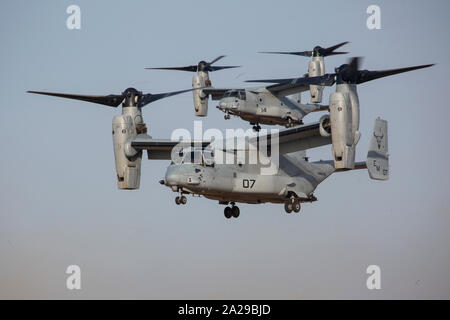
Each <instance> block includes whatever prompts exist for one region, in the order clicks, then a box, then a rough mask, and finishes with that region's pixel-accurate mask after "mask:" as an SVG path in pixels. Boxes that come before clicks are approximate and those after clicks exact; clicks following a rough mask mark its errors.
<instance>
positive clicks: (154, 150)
mask: <svg viewBox="0 0 450 320" xmlns="http://www.w3.org/2000/svg"><path fill="white" fill-rule="evenodd" d="M179 143H180V142H179V141H172V140H169V139H152V137H150V136H149V135H147V134H140V135H137V136H136V137H135V138H134V139H133V140H132V141H131V147H133V148H134V149H136V150H147V157H148V159H149V160H170V159H171V153H172V149H173V148H175V146H177V145H178V144H179ZM210 143H211V142H210V141H194V140H193V141H183V143H182V147H189V146H194V147H206V146H208V145H209V144H210Z"/></svg>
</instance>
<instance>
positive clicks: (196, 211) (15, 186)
mask: <svg viewBox="0 0 450 320" xmlns="http://www.w3.org/2000/svg"><path fill="white" fill-rule="evenodd" d="M71 4H77V5H79V6H80V8H81V30H68V29H67V28H66V19H67V17H68V14H67V13H66V8H67V7H68V6H69V5H71ZM371 4H378V5H379V6H380V8H381V26H382V29H381V30H369V29H368V28H367V27H366V19H367V16H368V15H367V14H366V8H367V7H368V6H369V5H371ZM449 12H450V2H448V1H261V0H258V1H167V0H166V1H121V2H120V3H119V1H100V0H99V1H87V0H71V1H67V0H64V1H24V0H18V1H1V2H0V25H1V28H0V41H1V44H2V45H1V48H2V49H1V51H2V54H1V57H2V59H1V60H0V65H1V68H0V70H1V78H0V81H1V82H0V90H1V97H2V102H1V106H0V128H1V139H0V150H2V151H1V167H0V177H1V179H0V195H1V201H0V298H64V299H74V298H150V299H152V298H179V299H185V298H192V299H196V298H214V299H216V298H237V299H241V298H256V299H258V298H268V299H272V298H273V299H279V298H286V299H298V298H369V299H379V298H388V299H390V298H447V299H448V298H450V277H449V274H448V272H449V270H450V250H449V245H450V216H449V215H450V210H449V204H450V200H449V198H450V197H449V190H450V175H449V168H448V159H449V142H448V138H447V137H448V130H447V129H448V121H449V120H448V119H449V115H450V112H449V102H448V92H449V77H448V75H449V71H450V70H449V69H450V68H449V61H448V53H449V52H450V45H449V37H448V31H449V29H450V28H449V27H450V23H449V19H448V13H449ZM342 41H350V42H351V43H350V44H349V45H347V46H346V47H344V48H345V50H348V51H350V52H351V54H350V55H347V56H337V57H330V58H327V59H326V68H327V71H328V72H331V71H332V70H333V68H334V67H335V66H338V65H340V64H342V63H344V62H345V61H346V60H347V59H348V57H351V56H362V57H365V58H364V61H363V68H367V69H371V70H376V69H383V68H395V67H404V66H410V65H418V64H426V63H437V65H436V66H434V67H433V68H430V69H425V70H419V71H414V72H411V73H406V74H402V75H397V76H393V77H389V78H384V79H380V80H376V81H373V82H369V83H366V84H363V85H361V86H359V98H360V103H361V126H360V128H361V132H362V138H361V141H360V143H359V145H358V151H357V158H358V160H364V159H365V155H366V152H367V148H368V144H369V136H370V130H371V129H372V126H373V121H374V119H375V118H376V117H377V116H382V117H383V118H384V119H387V120H388V121H389V148H390V154H391V157H390V166H391V178H390V180H389V181H387V182H378V181H372V180H370V179H369V177H368V174H367V173H366V172H364V171H355V172H350V173H339V174H335V175H332V176H331V177H330V178H329V179H327V180H326V181H325V182H324V183H323V184H321V185H320V186H319V188H318V189H317V190H316V196H317V197H318V199H319V201H318V202H316V203H313V204H305V205H303V208H302V213H301V214H300V215H296V214H291V215H290V216H288V215H286V214H285V213H284V209H283V207H282V206H281V205H274V204H265V205H246V204H242V205H240V208H241V216H240V217H239V219H237V220H236V219H233V220H226V219H225V218H224V216H223V206H220V205H218V204H217V202H214V201H210V200H207V199H204V198H191V197H189V198H188V204H187V205H186V206H177V205H175V202H174V197H175V196H176V194H175V193H173V192H172V191H171V190H170V189H168V188H167V187H164V186H161V185H159V183H158V181H159V180H160V179H161V178H163V177H164V173H165V168H166V166H167V165H168V163H167V161H148V160H144V162H143V166H142V178H141V188H140V189H139V190H137V191H121V190H118V189H117V187H116V177H115V169H114V157H113V148H112V139H111V120H112V118H113V116H114V115H116V114H118V113H119V112H120V109H117V110H115V109H112V108H107V107H103V106H100V105H95V104H89V103H85V102H81V101H71V100H63V99H58V98H51V97H44V96H36V95H30V94H26V93H25V91H26V90H49V91H56V92H73V93H84V94H109V93H120V92H122V91H123V90H124V89H125V88H127V87H130V86H133V87H136V88H137V89H139V90H142V91H144V92H152V93H157V92H165V91H171V90H180V89H184V88H190V86H191V77H192V74H190V73H176V72H164V71H148V70H144V67H147V66H171V65H173V66H178V65H180V66H182V65H188V64H195V63H196V62H197V61H199V60H201V59H213V58H214V57H216V56H218V55H221V54H226V55H227V57H226V58H225V59H223V60H222V61H221V64H231V65H242V66H243V67H242V68H241V69H235V70H225V71H221V72H217V73H213V74H211V78H212V81H213V84H214V85H215V86H217V87H227V86H232V87H236V86H244V83H243V80H246V79H254V78H262V77H264V78H266V77H276V78H278V77H280V78H282V77H294V76H299V75H302V74H303V73H305V72H306V70H307V63H308V59H307V58H303V57H295V56H276V55H263V54H257V51H265V50H266V51H278V50H280V51H281V50H294V51H301V50H311V49H312V48H313V47H314V46H315V45H322V46H331V45H334V44H336V43H339V42H342ZM333 90H334V88H331V89H326V90H325V92H324V102H325V103H326V102H327V101H328V97H329V94H330V93H331V92H333ZM303 97H304V99H303V100H304V101H308V100H309V99H307V95H306V94H305V95H304V96H303ZM215 105H216V102H210V112H209V116H208V118H205V119H203V126H204V128H221V129H225V128H227V127H228V128H238V127H243V128H247V127H248V125H247V124H246V123H244V122H243V121H242V120H240V119H238V118H234V119H232V120H229V121H227V122H225V121H224V120H223V114H222V113H221V112H219V111H218V110H216V109H215ZM319 116H320V114H314V115H310V116H308V118H306V119H305V120H306V122H312V121H315V120H317V119H318V117H319ZM144 120H145V122H146V123H147V126H148V127H149V131H150V135H152V136H153V137H156V138H166V137H169V136H170V134H171V132H172V130H173V129H176V128H187V129H192V128H193V121H194V120H198V119H196V118H195V116H194V112H193V105H192V95H191V94H184V95H180V96H176V97H172V98H168V99H164V100H161V101H158V102H155V103H153V104H151V105H149V106H147V107H145V110H144ZM310 155H311V158H312V159H313V160H314V159H319V158H322V159H329V158H331V153H330V147H329V146H327V147H322V148H320V149H318V150H314V151H313V152H311V153H310ZM72 264H76V265H79V266H80V267H81V270H82V290H80V291H69V290H67V289H66V286H65V284H66V277H67V275H66V274H65V270H66V268H67V266H68V265H72ZM372 264H376V265H379V266H380V268H381V286H382V289H381V290H371V291H370V290H368V289H367V288H366V279H367V277H368V275H367V274H366V268H367V266H369V265H372Z"/></svg>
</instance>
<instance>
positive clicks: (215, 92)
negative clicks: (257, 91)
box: [202, 87, 233, 100]
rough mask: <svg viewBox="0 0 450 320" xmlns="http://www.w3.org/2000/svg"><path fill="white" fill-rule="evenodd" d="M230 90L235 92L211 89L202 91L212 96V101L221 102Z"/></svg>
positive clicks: (224, 89) (225, 89)
mask: <svg viewBox="0 0 450 320" xmlns="http://www.w3.org/2000/svg"><path fill="white" fill-rule="evenodd" d="M229 90H233V89H230V88H228V89H227V88H213V87H209V88H205V89H203V90H202V91H203V92H204V93H205V94H208V95H210V96H211V99H212V100H220V99H222V97H223V95H224V94H225V92H227V91H229Z"/></svg>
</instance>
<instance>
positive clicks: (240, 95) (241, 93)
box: [238, 90, 246, 100]
mask: <svg viewBox="0 0 450 320" xmlns="http://www.w3.org/2000/svg"><path fill="white" fill-rule="evenodd" d="M238 98H239V99H241V100H245V99H246V96H245V90H239V94H238Z"/></svg>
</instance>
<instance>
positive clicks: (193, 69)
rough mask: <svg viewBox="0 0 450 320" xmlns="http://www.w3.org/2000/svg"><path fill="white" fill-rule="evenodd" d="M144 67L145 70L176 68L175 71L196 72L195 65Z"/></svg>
mask: <svg viewBox="0 0 450 320" xmlns="http://www.w3.org/2000/svg"><path fill="white" fill-rule="evenodd" d="M145 69H147V70H177V71H188V72H197V66H187V67H161V68H145Z"/></svg>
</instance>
